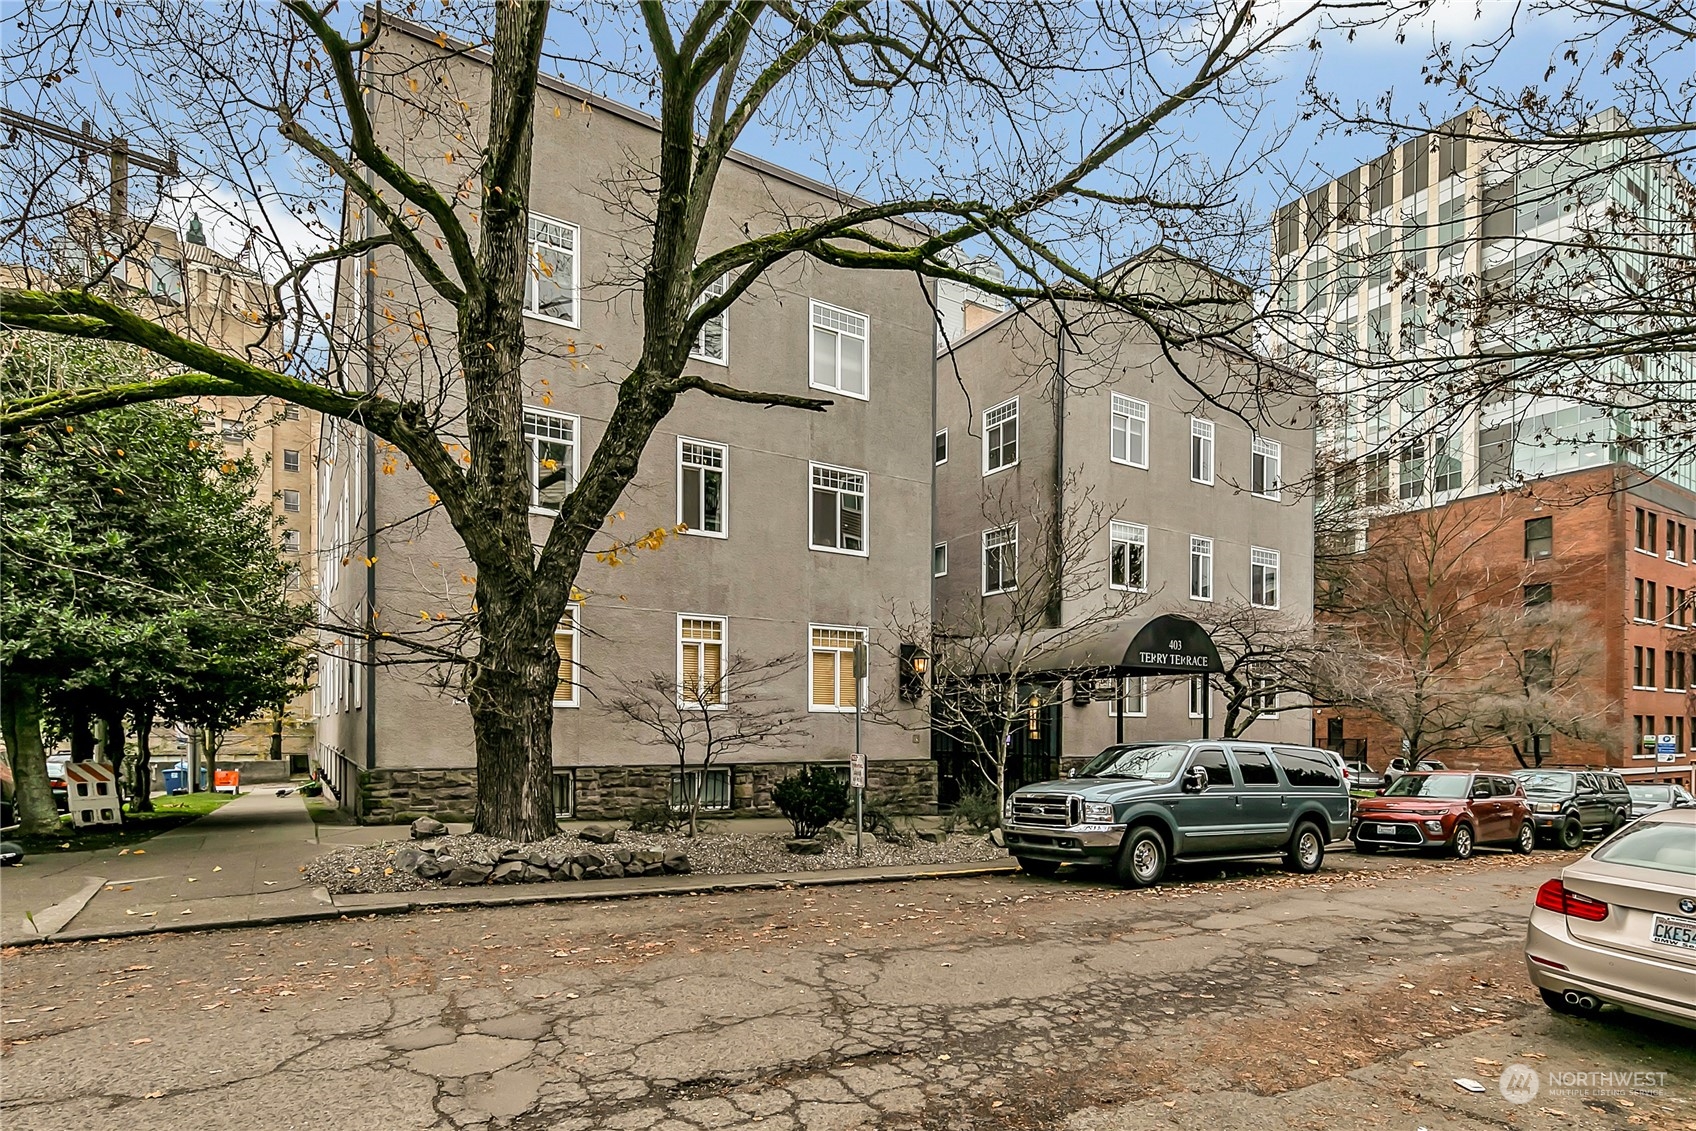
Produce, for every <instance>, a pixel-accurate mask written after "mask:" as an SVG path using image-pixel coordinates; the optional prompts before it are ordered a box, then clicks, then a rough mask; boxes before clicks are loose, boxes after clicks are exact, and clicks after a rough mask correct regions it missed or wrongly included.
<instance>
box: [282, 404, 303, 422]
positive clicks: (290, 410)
mask: <svg viewBox="0 0 1696 1131" xmlns="http://www.w3.org/2000/svg"><path fill="white" fill-rule="evenodd" d="M283 419H284V420H299V419H300V406H299V405H297V404H286V405H284V406H283Z"/></svg>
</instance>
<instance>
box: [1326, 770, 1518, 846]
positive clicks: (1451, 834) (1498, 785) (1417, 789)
mask: <svg viewBox="0 0 1696 1131" xmlns="http://www.w3.org/2000/svg"><path fill="white" fill-rule="evenodd" d="M1350 835H1351V839H1353V841H1354V847H1355V851H1356V852H1368V853H1370V852H1377V851H1378V850H1379V849H1380V848H1419V849H1426V850H1439V851H1441V850H1447V851H1448V852H1449V853H1450V854H1451V855H1454V856H1457V857H1459V858H1461V859H1463V860H1464V859H1466V857H1468V856H1471V855H1472V850H1473V849H1474V848H1475V847H1477V846H1478V845H1480V844H1501V845H1508V846H1511V847H1512V848H1513V850H1514V851H1515V852H1522V853H1524V852H1530V851H1531V850H1532V849H1533V848H1534V847H1536V844H1537V828H1536V826H1535V825H1533V824H1532V823H1531V807H1530V806H1529V805H1528V804H1527V803H1526V800H1525V790H1524V788H1522V787H1521V786H1520V784H1519V782H1517V781H1515V780H1514V779H1513V778H1511V777H1509V776H1508V775H1506V774H1482V773H1465V772H1460V771H1455V770H1443V771H1439V772H1435V773H1411V774H1403V775H1402V776H1401V777H1399V778H1397V779H1396V780H1395V782H1394V784H1392V785H1391V786H1390V788H1388V789H1386V790H1385V791H1384V792H1383V793H1381V794H1379V795H1378V796H1377V797H1369V798H1366V799H1365V800H1363V801H1361V802H1360V803H1359V804H1358V805H1357V806H1356V807H1355V811H1354V827H1353V831H1352V833H1351V834H1350Z"/></svg>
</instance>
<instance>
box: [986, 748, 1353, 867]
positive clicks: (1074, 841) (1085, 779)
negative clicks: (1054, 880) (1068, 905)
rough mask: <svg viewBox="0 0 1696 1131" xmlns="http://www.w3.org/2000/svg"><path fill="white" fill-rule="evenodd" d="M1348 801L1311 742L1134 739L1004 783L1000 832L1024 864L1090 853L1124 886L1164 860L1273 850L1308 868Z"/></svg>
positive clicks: (1085, 858) (1345, 815)
mask: <svg viewBox="0 0 1696 1131" xmlns="http://www.w3.org/2000/svg"><path fill="white" fill-rule="evenodd" d="M1349 805H1350V803H1349V791H1348V785H1347V784H1346V783H1345V781H1344V780H1343V775H1342V772H1341V771H1340V770H1339V769H1338V768H1337V763H1336V760H1335V759H1334V758H1333V757H1332V756H1331V755H1330V754H1329V753H1328V752H1326V751H1323V750H1317V749H1315V748H1313V747H1311V746H1292V745H1285V744H1282V743H1275V744H1266V743H1257V742H1237V741H1230V742H1218V741H1206V740H1194V741H1191V740H1182V741H1177V742H1140V743H1132V744H1128V745H1125V746H1110V747H1108V748H1107V749H1106V750H1103V751H1102V752H1101V753H1100V754H1098V755H1096V756H1095V757H1094V758H1093V759H1091V760H1090V762H1089V764H1088V765H1086V766H1084V767H1083V768H1082V769H1080V770H1078V771H1076V772H1075V773H1074V774H1073V775H1072V776H1071V777H1069V778H1067V779H1065V780H1064V781H1048V782H1040V783H1038V784H1036V785H1028V786H1025V787H1024V788H1023V789H1020V790H1017V791H1016V792H1014V793H1013V795H1012V796H1011V797H1009V798H1008V799H1007V806H1006V810H1005V811H1004V812H1003V814H1002V835H1003V837H1005V839H1006V844H1007V851H1008V852H1010V853H1012V854H1013V855H1014V856H1015V857H1017V858H1018V861H1019V865H1020V866H1021V867H1022V868H1024V870H1025V871H1027V872H1030V873H1032V874H1033V875H1038V876H1048V875H1052V874H1053V873H1054V872H1055V870H1056V869H1058V868H1059V867H1060V865H1061V864H1098V865H1106V866H1108V867H1111V868H1112V869H1113V873H1114V875H1115V877H1116V878H1117V879H1118V881H1119V882H1120V883H1121V884H1123V885H1125V886H1127V887H1147V886H1149V885H1151V884H1156V883H1159V882H1160V878H1161V876H1163V875H1164V874H1165V872H1166V866H1167V864H1168V863H1170V862H1171V861H1173V860H1178V861H1188V860H1200V859H1209V860H1217V859H1221V858H1228V857H1255V856H1267V855H1274V854H1282V855H1283V856H1284V859H1285V862H1286V863H1287V864H1288V865H1289V867H1291V868H1292V869H1294V870H1296V871H1298V872H1316V871H1318V870H1319V866H1320V864H1321V863H1323V862H1324V859H1325V846H1326V845H1327V844H1328V843H1330V842H1331V841H1336V840H1341V839H1343V837H1344V836H1346V835H1347V833H1348V827H1349V816H1350V810H1349Z"/></svg>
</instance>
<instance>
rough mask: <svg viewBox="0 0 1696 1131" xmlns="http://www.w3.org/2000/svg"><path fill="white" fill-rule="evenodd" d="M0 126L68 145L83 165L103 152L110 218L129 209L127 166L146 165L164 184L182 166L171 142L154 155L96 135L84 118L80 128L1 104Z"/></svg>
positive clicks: (123, 216) (179, 173)
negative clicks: (107, 172)
mask: <svg viewBox="0 0 1696 1131" xmlns="http://www.w3.org/2000/svg"><path fill="white" fill-rule="evenodd" d="M0 127H3V128H4V129H5V130H6V131H7V133H8V134H10V135H11V137H13V138H16V137H17V135H18V134H19V133H20V132H28V133H32V134H35V135H36V136H37V137H43V138H46V139H47V140H48V141H56V142H59V143H60V144H61V145H68V146H70V147H71V148H72V149H75V150H77V151H78V153H79V156H78V158H77V159H78V161H80V162H81V163H82V164H83V165H84V166H85V167H86V166H87V164H88V158H89V155H90V154H96V155H104V156H105V157H106V160H107V164H108V167H109V169H110V172H111V176H112V180H111V184H110V185H109V186H108V188H107V195H106V210H107V213H108V215H109V217H110V218H111V220H112V221H114V222H116V221H119V220H124V219H127V218H128V216H129V210H130V166H132V165H134V166H135V167H136V168H138V169H147V170H149V171H150V172H153V173H157V174H158V175H159V187H160V188H161V189H163V188H164V186H165V178H167V177H172V178H175V177H180V176H182V169H181V167H180V166H179V165H178V163H177V150H176V147H175V146H172V147H171V148H170V149H169V150H167V151H166V154H165V156H164V157H154V156H152V155H151V154H147V153H141V152H137V151H136V150H132V149H131V148H130V143H129V142H128V141H127V140H125V139H124V138H121V137H113V138H102V137H97V136H95V133H94V123H93V122H86V121H85V122H84V123H83V124H82V131H81V132H80V133H79V132H77V131H76V130H72V129H69V128H67V127H65V126H61V125H59V124H58V123H56V122H49V121H47V120H46V119H44V118H37V117H36V116H34V115H33V114H21V113H19V112H18V111H16V110H12V109H9V108H7V107H3V106H0Z"/></svg>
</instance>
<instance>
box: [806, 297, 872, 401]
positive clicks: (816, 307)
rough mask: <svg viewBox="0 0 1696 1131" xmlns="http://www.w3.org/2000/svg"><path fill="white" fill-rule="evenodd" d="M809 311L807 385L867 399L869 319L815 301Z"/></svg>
mask: <svg viewBox="0 0 1696 1131" xmlns="http://www.w3.org/2000/svg"><path fill="white" fill-rule="evenodd" d="M810 310H811V317H812V329H813V333H812V339H811V343H812V344H811V346H810V347H809V349H810V351H811V357H810V358H809V359H808V361H809V365H810V367H811V368H810V370H809V375H808V377H807V383H808V384H809V385H811V386H812V387H813V388H815V389H830V390H832V391H834V392H838V393H841V394H842V395H844V396H849V397H858V398H859V399H860V400H866V399H868V398H869V396H870V393H869V391H868V390H869V388H870V382H869V379H868V376H867V372H866V371H867V369H868V364H867V359H868V355H869V353H870V351H869V349H868V348H867V343H868V340H869V330H870V325H871V324H870V320H869V319H867V317H866V316H865V315H864V314H856V313H855V312H854V311H852V310H844V309H842V308H841V307H839V306H831V305H830V304H828V303H823V302H818V301H816V300H815V301H813V302H812V303H811V304H810Z"/></svg>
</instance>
